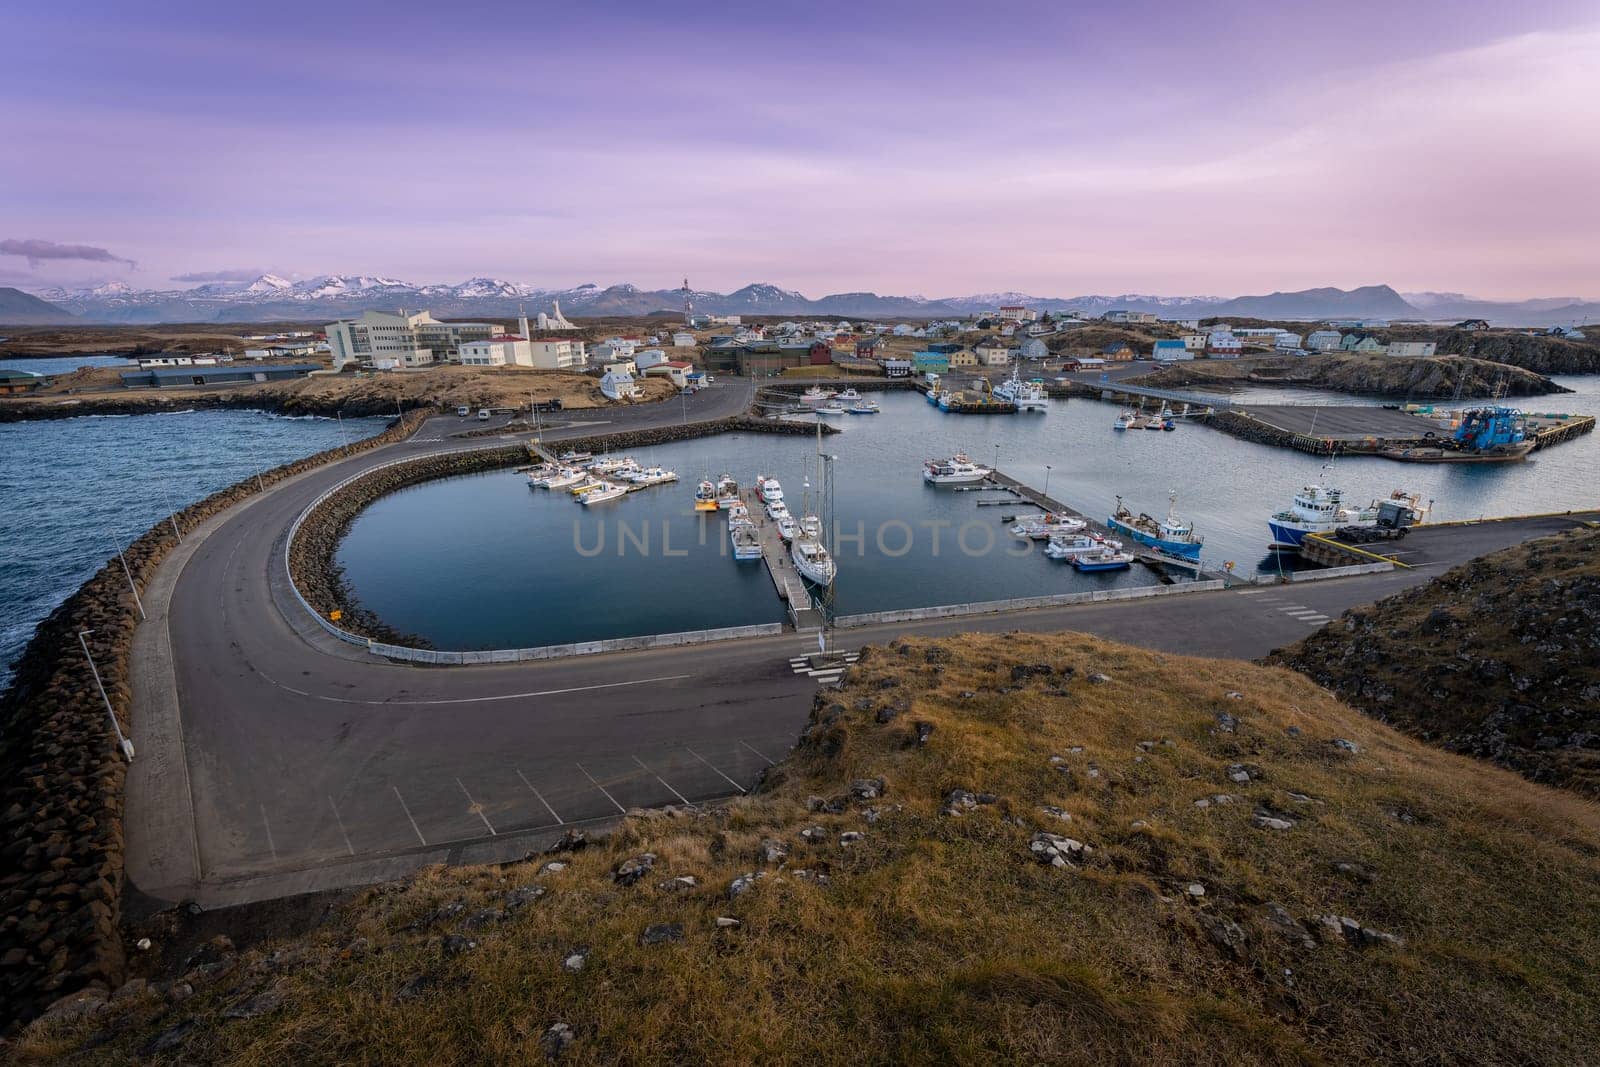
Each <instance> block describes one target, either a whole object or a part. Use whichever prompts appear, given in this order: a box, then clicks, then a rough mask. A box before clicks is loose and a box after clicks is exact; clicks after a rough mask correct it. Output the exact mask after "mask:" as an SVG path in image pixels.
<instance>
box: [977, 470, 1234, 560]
mask: <svg viewBox="0 0 1600 1067" xmlns="http://www.w3.org/2000/svg"><path fill="white" fill-rule="evenodd" d="M989 480H990V481H992V482H994V483H995V484H996V485H997V486H1001V487H1003V488H1006V489H1010V490H1011V491H1012V492H1013V493H1015V494H1016V495H1017V496H1018V497H1020V498H1021V499H1022V500H1025V501H1027V502H1028V503H1030V504H1032V505H1033V506H1034V507H1036V508H1038V509H1039V510H1040V511H1051V512H1055V513H1056V514H1058V515H1070V516H1072V517H1073V518H1075V519H1082V520H1083V521H1084V523H1086V524H1087V526H1088V530H1089V532H1090V533H1096V534H1099V535H1100V536H1102V537H1110V538H1113V539H1115V540H1118V541H1121V542H1122V547H1123V550H1124V551H1127V552H1131V553H1133V556H1134V558H1135V559H1137V560H1138V561H1139V562H1140V563H1143V564H1144V565H1145V566H1147V567H1149V568H1150V569H1151V570H1152V571H1154V572H1155V573H1156V574H1157V575H1159V576H1160V577H1161V579H1162V580H1163V581H1171V577H1170V576H1169V575H1168V574H1167V572H1166V570H1165V569H1164V568H1166V567H1177V568H1179V569H1181V570H1186V571H1193V572H1194V575H1195V577H1196V578H1199V579H1206V578H1220V577H1222V576H1221V575H1218V574H1207V573H1205V572H1204V571H1203V570H1202V569H1201V568H1200V565H1199V564H1198V563H1185V562H1184V561H1183V560H1176V559H1173V558H1172V557H1170V556H1163V555H1161V554H1160V553H1158V552H1155V551H1153V550H1152V549H1150V548H1149V547H1148V546H1145V545H1141V544H1140V543H1139V542H1137V541H1135V540H1134V539H1133V538H1131V537H1129V536H1128V535H1127V534H1124V533H1119V532H1116V531H1113V530H1112V529H1111V528H1110V527H1108V526H1106V525H1105V524H1104V523H1102V522H1098V521H1096V520H1095V519H1092V518H1090V517H1089V516H1088V515H1085V514H1084V513H1083V512H1081V511H1079V510H1077V509H1076V508H1073V507H1070V506H1069V505H1067V504H1063V503H1062V502H1061V501H1059V500H1056V499H1055V498H1054V497H1048V496H1045V495H1044V494H1043V493H1041V492H1040V491H1039V490H1037V489H1035V488H1033V487H1032V486H1030V485H1027V484H1025V483H1023V482H1019V481H1018V480H1017V479H1015V478H1013V477H1011V476H1010V475H1009V474H1004V473H1002V472H1000V471H993V472H991V473H990V475H989Z"/></svg>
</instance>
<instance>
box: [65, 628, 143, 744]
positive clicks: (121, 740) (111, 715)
mask: <svg viewBox="0 0 1600 1067" xmlns="http://www.w3.org/2000/svg"><path fill="white" fill-rule="evenodd" d="M92 633H94V631H93V630H79V631H78V644H80V645H82V646H83V655H84V658H86V659H87V660H88V661H89V670H90V671H91V672H92V673H93V674H94V684H95V687H96V688H97V689H99V690H100V699H101V700H103V701H105V705H106V718H108V719H110V720H111V729H112V730H113V731H115V732H116V735H117V746H118V747H119V748H121V749H122V755H123V756H124V758H126V759H127V761H128V762H129V763H132V762H133V742H132V741H129V740H128V739H127V738H126V737H124V736H122V725H121V724H120V723H118V722H117V713H116V712H115V711H113V710H111V698H110V697H108V696H106V684H105V683H104V682H102V681H101V680H100V668H99V667H96V666H95V665H94V656H92V655H90V653H89V642H88V641H86V640H84V638H85V637H87V636H88V635H89V634H92Z"/></svg>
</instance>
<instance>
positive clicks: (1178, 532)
mask: <svg viewBox="0 0 1600 1067" xmlns="http://www.w3.org/2000/svg"><path fill="white" fill-rule="evenodd" d="M1167 500H1168V507H1167V517H1166V518H1165V519H1153V518H1151V517H1150V516H1149V515H1146V514H1144V513H1143V512H1141V513H1140V514H1139V515H1138V516H1137V517H1136V516H1135V515H1134V514H1133V512H1131V511H1129V510H1128V509H1127V507H1126V505H1124V504H1123V503H1122V498H1121V497H1120V496H1119V497H1117V510H1116V511H1115V512H1114V513H1113V514H1112V516H1111V518H1109V519H1107V520H1106V525H1107V526H1109V527H1111V528H1112V529H1113V530H1118V531H1120V532H1122V533H1125V534H1127V535H1128V536H1129V537H1131V538H1133V539H1134V540H1135V541H1137V542H1139V543H1140V544H1141V545H1148V546H1149V547H1151V548H1153V549H1156V550H1157V551H1159V552H1165V553H1166V554H1167V555H1169V556H1177V557H1179V558H1180V559H1186V560H1191V561H1193V560H1198V559H1199V558H1200V545H1201V542H1202V538H1201V537H1200V536H1199V535H1198V534H1196V533H1195V532H1194V525H1193V524H1192V523H1187V522H1183V521H1181V520H1180V519H1178V518H1177V517H1176V516H1175V515H1174V514H1173V513H1172V508H1173V506H1175V505H1176V504H1177V502H1178V494H1177V493H1173V494H1172V495H1171V496H1169V497H1168V498H1167Z"/></svg>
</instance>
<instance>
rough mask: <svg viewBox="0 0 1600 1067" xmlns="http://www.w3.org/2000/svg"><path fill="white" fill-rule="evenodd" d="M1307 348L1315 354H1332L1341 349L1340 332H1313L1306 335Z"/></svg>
mask: <svg viewBox="0 0 1600 1067" xmlns="http://www.w3.org/2000/svg"><path fill="white" fill-rule="evenodd" d="M1306 347H1307V348H1308V349H1310V350H1311V351H1313V352H1332V351H1333V350H1334V349H1336V348H1338V347H1339V331H1338V330H1312V331H1311V332H1310V333H1309V334H1307V335H1306Z"/></svg>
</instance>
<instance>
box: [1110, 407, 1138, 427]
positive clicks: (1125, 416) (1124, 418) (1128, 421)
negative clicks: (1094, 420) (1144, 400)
mask: <svg viewBox="0 0 1600 1067" xmlns="http://www.w3.org/2000/svg"><path fill="white" fill-rule="evenodd" d="M1137 417H1138V416H1136V415H1135V414H1134V413H1133V412H1131V411H1124V412H1123V413H1122V414H1121V415H1118V416H1117V421H1116V422H1114V423H1112V424H1111V428H1112V429H1113V430H1126V429H1127V428H1128V427H1130V426H1132V425H1133V420H1134V419H1135V418H1137Z"/></svg>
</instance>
